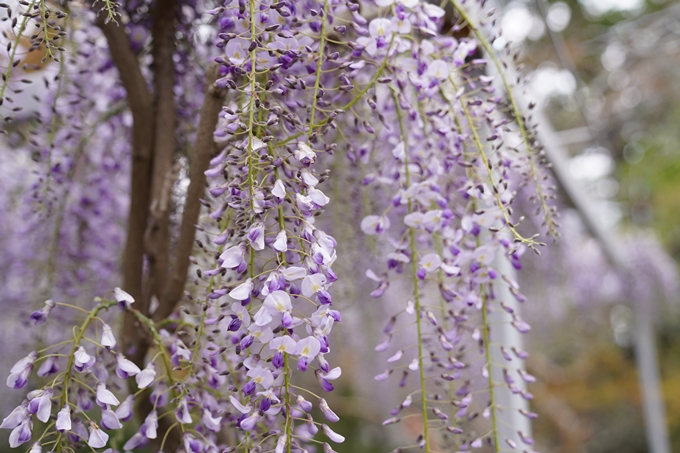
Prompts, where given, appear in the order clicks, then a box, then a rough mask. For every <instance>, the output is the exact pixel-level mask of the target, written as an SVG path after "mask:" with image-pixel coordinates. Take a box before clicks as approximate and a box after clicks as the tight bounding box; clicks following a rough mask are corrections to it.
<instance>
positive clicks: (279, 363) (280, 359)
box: [265, 351, 284, 410]
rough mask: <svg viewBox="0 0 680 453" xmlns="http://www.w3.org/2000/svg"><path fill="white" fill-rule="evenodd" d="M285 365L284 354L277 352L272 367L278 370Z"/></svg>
mask: <svg viewBox="0 0 680 453" xmlns="http://www.w3.org/2000/svg"><path fill="white" fill-rule="evenodd" d="M283 364H284V359H283V353H282V352H281V351H276V354H274V357H273V358H272V365H274V366H275V367H276V368H281V367H282V366H283ZM265 410H266V409H265Z"/></svg>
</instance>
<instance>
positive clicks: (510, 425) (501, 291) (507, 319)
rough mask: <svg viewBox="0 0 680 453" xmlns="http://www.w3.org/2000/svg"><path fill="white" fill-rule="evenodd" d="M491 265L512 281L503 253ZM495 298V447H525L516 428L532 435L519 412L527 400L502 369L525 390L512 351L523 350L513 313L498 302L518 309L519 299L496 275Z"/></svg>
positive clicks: (519, 363)
mask: <svg viewBox="0 0 680 453" xmlns="http://www.w3.org/2000/svg"><path fill="white" fill-rule="evenodd" d="M494 266H495V268H496V270H498V273H499V274H501V275H504V276H506V277H507V278H509V279H511V280H513V281H515V280H516V277H517V275H516V274H517V272H516V271H515V268H514V267H512V264H511V263H510V261H509V260H508V259H507V257H505V256H504V255H503V254H502V253H499V254H498V256H496V260H495V262H494ZM493 291H494V299H493V300H492V301H491V304H490V305H491V312H490V313H489V315H488V320H489V322H490V324H491V330H490V336H491V344H490V345H489V347H490V348H491V360H492V361H493V364H492V365H491V376H493V381H494V383H496V384H501V383H502V384H503V385H497V386H495V388H494V397H495V400H496V401H495V403H496V406H497V412H496V417H497V418H498V420H499V424H498V438H499V443H501V445H499V446H498V451H501V450H502V451H508V450H510V451H524V450H526V449H527V447H528V446H527V445H526V444H524V443H523V441H522V439H521V438H520V436H519V432H521V433H522V435H523V436H525V437H531V422H530V420H529V419H528V418H527V417H525V416H523V415H521V414H520V413H519V409H523V410H525V411H528V410H529V402H528V401H527V400H526V399H524V398H522V396H521V393H513V392H512V391H511V390H510V387H509V386H508V385H507V384H506V383H505V382H506V381H505V376H504V373H503V370H504V369H506V370H507V371H506V372H507V373H508V375H509V376H510V377H511V378H512V379H513V380H514V383H513V384H512V386H513V387H514V389H515V391H516V392H525V391H526V383H525V382H524V380H523V379H522V378H521V376H520V375H519V374H518V373H517V371H518V370H522V371H524V360H522V359H520V358H518V357H517V356H515V354H514V353H513V352H512V348H513V347H514V348H515V349H517V350H518V351H522V350H523V346H522V343H523V340H522V334H521V333H520V332H519V331H518V330H517V329H515V328H514V327H513V326H512V325H511V322H512V320H513V317H512V315H511V314H510V313H508V312H507V311H505V310H504V309H503V308H501V306H500V302H503V303H504V304H505V305H506V306H507V307H509V308H510V309H512V310H513V311H514V312H515V313H517V312H518V311H519V309H520V307H519V302H518V301H517V299H515V297H514V296H513V295H512V293H510V290H509V289H508V286H507V283H506V282H505V281H503V280H502V279H501V278H500V277H498V278H497V283H494V285H493ZM501 345H503V346H504V347H505V349H507V353H508V354H510V356H511V357H512V360H511V361H507V360H506V359H505V358H504V357H503V354H502V353H501V349H500V346H501ZM506 439H509V440H510V441H511V442H514V443H515V444H516V448H512V447H511V444H510V443H508V442H506Z"/></svg>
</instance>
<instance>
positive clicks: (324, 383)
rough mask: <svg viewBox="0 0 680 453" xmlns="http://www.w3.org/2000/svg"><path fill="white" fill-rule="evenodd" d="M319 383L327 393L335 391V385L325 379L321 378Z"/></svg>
mask: <svg viewBox="0 0 680 453" xmlns="http://www.w3.org/2000/svg"><path fill="white" fill-rule="evenodd" d="M319 383H320V384H321V388H322V389H324V390H325V391H326V392H332V391H333V390H335V387H333V384H331V383H330V382H329V381H327V380H326V379H324V378H319Z"/></svg>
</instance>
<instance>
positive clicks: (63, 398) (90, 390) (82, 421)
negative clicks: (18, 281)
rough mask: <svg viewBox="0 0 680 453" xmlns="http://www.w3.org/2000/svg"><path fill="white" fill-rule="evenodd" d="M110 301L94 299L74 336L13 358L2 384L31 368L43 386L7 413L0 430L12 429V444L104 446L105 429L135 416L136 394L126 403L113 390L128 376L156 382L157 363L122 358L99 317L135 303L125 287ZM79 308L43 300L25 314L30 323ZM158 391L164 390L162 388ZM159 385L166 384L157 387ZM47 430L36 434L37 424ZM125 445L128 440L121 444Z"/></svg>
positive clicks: (148, 431)
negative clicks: (43, 303)
mask: <svg viewBox="0 0 680 453" xmlns="http://www.w3.org/2000/svg"><path fill="white" fill-rule="evenodd" d="M114 297H115V300H114V301H106V300H101V299H98V300H95V302H97V305H96V306H95V307H94V308H93V309H92V310H91V311H89V312H86V313H87V317H86V318H85V320H84V321H83V323H82V324H81V325H80V326H79V327H77V328H75V329H74V330H73V337H72V338H70V339H67V340H64V341H61V342H58V343H56V344H54V345H52V346H49V347H46V348H44V349H42V350H40V351H32V352H30V353H29V354H28V355H27V356H26V357H24V358H22V359H20V360H19V361H18V362H16V363H15V364H14V366H13V367H12V368H11V370H10V374H9V376H8V377H7V381H6V383H7V386H8V387H10V388H13V389H23V388H24V387H26V386H27V384H28V382H29V379H30V378H31V376H32V374H33V372H34V371H35V375H36V376H37V378H39V381H40V382H44V384H43V385H42V386H41V387H39V388H37V389H34V390H31V391H30V392H28V394H27V395H26V398H25V400H24V401H23V402H22V403H21V404H20V405H19V406H17V407H16V408H15V409H14V410H13V411H12V412H11V413H10V414H9V415H7V416H6V417H5V418H4V419H3V421H2V424H0V428H4V429H9V430H11V432H10V436H9V444H10V447H12V448H16V447H18V446H20V445H23V444H25V443H27V442H32V447H31V450H30V451H31V452H32V453H35V452H40V451H42V448H43V447H45V448H48V450H49V451H63V450H64V449H70V450H74V449H77V448H81V447H83V446H85V445H87V446H88V447H89V448H92V449H100V448H104V447H105V446H106V445H107V443H108V441H109V437H110V433H112V432H113V431H116V430H119V429H121V428H122V427H123V423H124V422H127V421H129V420H131V419H132V417H133V415H134V404H135V395H129V396H127V397H126V398H125V399H123V401H122V402H121V400H119V399H118V397H117V396H116V394H115V393H119V390H120V389H121V388H124V386H125V380H127V379H128V378H134V380H135V382H136V385H137V388H138V389H140V390H142V389H146V388H151V387H152V386H154V385H156V384H157V382H159V381H160V377H159V378H157V376H156V375H157V373H156V367H155V363H154V361H153V360H152V361H149V362H148V364H147V365H146V367H145V368H144V369H140V368H139V367H138V366H137V365H135V364H134V363H132V362H131V361H130V360H128V359H126V358H125V356H124V355H123V354H122V353H121V352H119V351H118V350H117V349H116V345H117V341H116V338H115V336H114V335H113V331H112V328H111V326H110V325H109V324H107V323H106V321H105V320H104V319H103V318H101V317H100V314H101V313H102V312H103V311H106V310H108V309H109V308H111V307H115V306H116V305H118V306H119V307H120V308H121V310H124V309H130V307H131V304H132V303H133V302H134V300H133V299H132V297H131V296H130V295H129V294H127V293H126V292H125V291H123V290H121V289H119V288H116V289H115V291H114ZM64 309H71V310H76V311H81V312H82V311H85V310H83V309H81V308H79V307H76V306H73V305H70V304H67V303H61V302H55V301H53V300H48V301H46V302H45V305H44V307H43V308H41V309H39V310H36V311H35V312H33V313H32V314H31V316H30V321H31V322H32V323H33V324H34V325H36V326H39V325H42V324H44V323H46V322H47V321H48V318H49V317H50V314H51V313H52V312H53V311H54V310H64ZM158 390H159V388H158V386H156V390H155V393H156V395H155V397H154V394H152V399H154V413H155V412H156V407H158V408H159V409H160V408H161V407H163V406H164V403H163V402H162V400H166V401H167V399H168V398H167V394H166V393H163V394H158ZM161 390H162V389H161ZM162 391H163V390H162ZM164 392H167V391H164ZM38 421H39V422H42V423H43V424H44V425H43V426H44V429H41V431H40V432H34V430H33V427H34V423H35V422H38ZM157 426H158V422H157V419H155V418H154V417H152V416H150V417H148V418H147V420H146V421H145V424H144V425H142V431H143V432H144V433H145V436H146V438H148V439H154V438H155V437H156V428H157ZM123 447H124V448H125V449H126V450H127V449H128V448H127V447H128V445H127V444H126V445H124V446H123Z"/></svg>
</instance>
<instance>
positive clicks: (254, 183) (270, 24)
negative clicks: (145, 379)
mask: <svg viewBox="0 0 680 453" xmlns="http://www.w3.org/2000/svg"><path fill="white" fill-rule="evenodd" d="M350 7H351V8H353V7H352V6H348V5H346V4H345V3H340V2H330V1H326V2H325V3H323V4H321V3H317V2H306V4H305V5H302V4H300V3H293V2H278V3H274V2H271V3H270V2H260V1H251V2H249V3H246V2H238V3H237V2H230V3H227V4H226V5H225V6H224V7H222V8H218V9H216V10H214V11H212V12H211V13H212V14H213V15H214V17H215V20H216V21H217V22H218V24H219V27H220V30H221V31H220V33H219V35H218V41H217V48H218V49H221V50H220V51H221V52H222V54H221V55H220V56H219V57H217V58H216V59H215V61H216V62H217V63H218V64H219V65H220V70H221V73H222V77H221V78H220V79H218V81H217V86H218V87H219V88H222V89H227V90H228V93H230V95H229V96H228V98H229V99H230V100H231V101H230V103H229V104H228V105H227V106H226V107H225V108H224V110H223V112H222V114H221V115H220V117H221V118H220V121H219V124H218V127H217V130H216V132H215V141H216V142H217V143H218V144H220V145H221V147H222V150H221V152H220V153H219V154H218V155H217V156H216V157H214V158H213V159H212V161H211V162H210V168H209V169H208V170H207V171H206V176H207V178H208V181H209V185H210V190H209V192H210V197H211V199H209V200H205V201H204V204H205V205H206V206H208V207H209V209H210V212H209V214H208V215H206V216H205V220H204V221H203V222H202V223H201V230H202V235H203V237H202V238H201V241H200V242H201V244H200V246H201V247H202V248H203V250H204V251H205V252H206V253H205V254H204V256H199V258H197V263H198V259H201V260H202V262H201V263H200V264H199V266H198V269H197V272H198V278H199V280H198V282H199V287H200V286H201V283H200V282H201V281H203V282H204V283H205V286H206V289H205V293H204V294H200V291H194V292H193V293H194V294H193V296H192V298H194V299H197V298H199V299H203V301H202V302H201V304H200V305H201V308H202V310H201V312H200V313H199V315H198V321H197V325H196V329H197V334H196V337H195V339H194V342H193V343H192V345H193V348H194V352H193V353H194V355H195V357H194V358H193V363H192V364H191V366H190V373H191V377H190V378H189V380H188V381H187V382H189V383H191V386H192V389H191V390H189V391H188V392H189V393H190V394H191V396H192V399H193V400H194V401H196V402H198V401H200V402H202V404H203V405H204V406H205V405H206V404H205V402H206V401H211V400H212V401H214V402H215V404H217V405H220V406H223V405H226V408H225V410H226V413H225V415H224V416H223V420H222V423H223V424H228V425H231V426H235V427H236V431H235V433H236V442H235V443H234V444H232V445H230V448H247V449H250V451H255V450H258V451H259V450H261V451H267V450H271V449H274V450H275V451H277V452H282V451H293V450H294V451H305V448H310V447H309V446H305V445H307V444H310V443H311V444H313V443H318V442H321V441H318V440H316V439H314V437H315V435H316V434H317V433H318V432H319V431H321V432H322V433H323V434H324V435H325V437H326V438H327V439H328V440H330V441H331V442H343V441H344V437H343V436H341V435H340V434H337V433H335V432H334V431H333V430H332V429H331V428H330V427H329V426H328V424H327V422H337V421H338V420H339V418H338V417H337V415H336V414H335V413H334V412H333V411H332V410H331V408H330V407H329V406H328V403H327V402H326V400H325V399H324V398H323V397H320V396H318V395H317V392H318V390H314V391H312V390H311V389H310V390H305V389H304V387H302V383H303V382H306V381H308V379H306V378H305V374H310V373H313V374H314V375H315V378H316V381H317V382H318V384H319V387H320V389H321V391H326V392H328V391H332V390H333V388H334V387H333V383H332V381H333V380H335V379H337V378H338V377H340V374H341V371H340V368H338V367H336V368H332V367H331V366H330V365H329V363H328V362H327V360H326V355H327V354H328V353H330V351H331V348H330V344H329V335H330V333H331V330H332V327H333V325H334V323H335V322H339V321H340V314H339V312H338V311H337V310H335V309H333V300H332V296H331V293H330V287H331V285H332V284H333V283H334V282H335V281H336V280H337V276H336V275H335V273H334V272H333V270H332V265H333V263H334V261H335V260H336V251H335V249H336V246H337V244H336V242H335V239H334V238H333V237H331V236H330V235H328V234H326V233H324V232H323V231H322V230H321V229H319V228H318V227H317V225H316V217H317V215H318V214H320V213H322V211H323V210H324V209H325V208H326V207H327V206H328V205H329V203H330V199H329V197H328V196H327V195H326V194H325V193H324V191H323V190H324V189H323V187H322V186H323V183H324V182H325V181H326V180H327V179H328V177H329V172H328V171H319V170H318V169H317V167H318V166H320V165H321V161H322V160H323V155H325V154H331V153H332V152H333V150H334V149H335V147H336V145H335V142H334V140H333V139H334V136H335V134H333V133H329V131H332V130H333V129H332V128H333V121H334V119H335V118H336V117H337V116H338V115H339V113H341V112H340V111H337V109H336V108H335V106H334V104H336V103H337V104H341V105H344V104H347V103H349V102H351V101H352V95H351V94H348V92H349V91H351V90H352V89H353V88H354V87H353V86H351V82H349V81H346V80H345V79H347V76H344V74H343V69H344V68H347V66H348V64H347V60H343V59H341V58H340V54H339V52H334V51H333V45H332V43H331V42H329V39H328V37H327V35H328V34H329V32H330V27H329V25H330V24H331V23H332V22H333V21H334V17H335V16H336V15H337V16H342V15H348V14H351V13H350V12H349V9H348V8H350ZM341 68H342V69H341ZM343 76H344V77H343ZM319 154H321V156H319ZM317 160H318V161H319V162H317ZM187 317H188V318H191V316H190V315H188V316H187ZM211 326H215V327H211ZM197 357H202V358H204V360H202V361H199V360H197ZM205 385H208V386H211V387H213V388H223V386H224V385H226V388H227V389H228V390H230V392H229V393H228V398H227V397H224V398H222V399H220V398H217V399H216V398H215V397H214V396H213V395H211V394H210V392H205V391H203V390H202V389H201V387H202V386H205ZM315 406H316V407H318V409H319V410H320V411H321V413H322V414H323V416H324V419H325V420H324V421H323V422H321V421H317V420H314V419H313V418H312V409H313V408H314V407H315ZM206 427H207V425H206ZM207 441H209V442H211V443H212V442H213V440H212V439H211V438H210V437H209V436H205V437H203V438H201V439H194V442H195V443H199V444H204V443H205V442H207ZM215 442H216V440H215ZM321 444H322V448H323V449H324V451H326V452H330V451H333V450H332V447H331V445H330V444H329V443H327V442H321ZM200 448H209V445H202V446H201V447H200Z"/></svg>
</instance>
